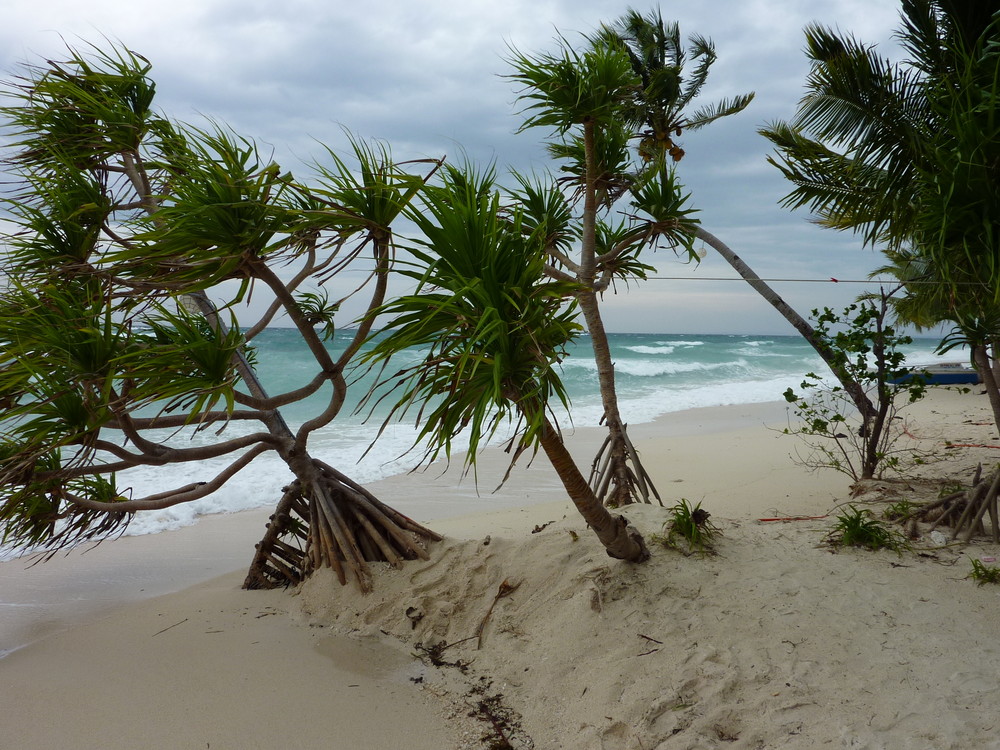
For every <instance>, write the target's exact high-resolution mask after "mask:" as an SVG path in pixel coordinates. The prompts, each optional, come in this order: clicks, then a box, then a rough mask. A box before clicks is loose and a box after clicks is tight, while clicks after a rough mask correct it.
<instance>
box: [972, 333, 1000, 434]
mask: <svg viewBox="0 0 1000 750" xmlns="http://www.w3.org/2000/svg"><path fill="white" fill-rule="evenodd" d="M972 360H973V362H975V363H976V369H978V370H979V375H980V377H981V378H982V379H983V387H984V388H985V389H986V396H987V397H988V398H989V400H990V407H991V408H992V410H993V423H994V424H995V425H996V427H997V429H998V430H1000V383H998V382H997V378H996V376H995V375H994V372H993V366H992V363H991V362H990V355H989V352H987V350H986V347H985V346H979V345H973V347H972Z"/></svg>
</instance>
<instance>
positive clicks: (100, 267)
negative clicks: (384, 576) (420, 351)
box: [0, 48, 438, 588]
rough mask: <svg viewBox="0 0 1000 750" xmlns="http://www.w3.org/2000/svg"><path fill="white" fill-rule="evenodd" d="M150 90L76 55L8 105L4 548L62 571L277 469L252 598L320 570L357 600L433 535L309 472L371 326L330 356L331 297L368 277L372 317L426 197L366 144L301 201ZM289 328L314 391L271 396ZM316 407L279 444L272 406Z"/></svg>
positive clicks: (0, 464) (20, 87) (322, 465)
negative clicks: (147, 473) (100, 544)
mask: <svg viewBox="0 0 1000 750" xmlns="http://www.w3.org/2000/svg"><path fill="white" fill-rule="evenodd" d="M149 72H150V65H149V63H148V62H147V61H146V60H145V59H144V58H142V57H140V56H139V55H137V54H134V53H132V52H130V51H128V50H126V49H123V48H115V49H113V50H112V51H111V52H102V51H100V50H98V49H93V50H91V51H89V52H88V53H87V54H81V53H78V52H76V51H74V50H70V55H69V57H68V59H67V60H66V61H64V62H59V63H50V64H48V65H47V66H44V67H28V68H26V71H25V74H24V75H23V76H22V77H20V78H19V79H17V80H16V81H14V82H12V83H11V84H9V85H8V86H7V88H6V91H5V92H4V94H5V96H6V97H7V103H6V104H5V106H4V107H3V109H2V113H3V116H4V118H5V119H6V121H7V126H8V132H9V136H10V145H9V148H8V152H7V154H6V155H5V156H6V158H5V164H6V166H7V168H8V172H9V174H8V180H7V181H8V190H7V192H6V193H5V194H4V196H3V202H4V208H5V210H6V211H7V212H8V215H9V217H10V221H11V222H12V223H13V226H14V229H13V231H11V232H10V233H8V234H6V236H5V237H4V249H3V273H4V276H5V279H6V285H5V288H4V289H3V292H2V294H0V402H2V403H3V405H4V420H3V424H2V427H0V523H2V526H3V540H4V542H6V543H8V544H14V545H19V546H22V547H25V548H41V549H43V550H46V551H48V552H49V553H51V552H52V551H54V550H56V549H59V548H61V547H65V546H68V545H72V544H75V543H78V542H80V541H84V540H88V539H94V538H101V537H104V536H106V535H108V534H110V533H112V532H114V531H116V530H117V531H120V530H122V529H123V528H124V527H125V526H126V525H127V524H128V522H129V521H130V519H131V518H132V517H133V516H134V515H135V514H136V513H141V512H143V511H146V510H153V509H162V508H166V507H170V506H174V505H177V504H180V503H187V502H191V501H194V500H197V499H199V498H202V497H206V496H207V495H209V494H211V493H213V492H216V491H217V490H219V489H220V488H221V487H223V486H224V485H225V484H226V483H228V482H230V481H232V480H233V479H234V477H236V476H237V475H238V474H239V472H240V471H241V470H242V469H244V468H245V467H246V466H247V465H249V464H250V463H251V462H253V461H255V460H258V459H259V458H260V457H261V456H263V455H264V454H274V455H277V456H278V457H279V458H280V460H281V461H282V462H284V464H285V465H286V466H287V467H288V469H289V470H290V473H291V476H292V481H291V482H290V483H289V485H288V486H287V488H286V489H285V495H284V498H283V499H281V501H280V503H279V505H278V511H277V513H276V515H275V516H274V517H273V519H272V524H271V526H270V528H269V529H268V532H267V536H266V537H265V539H264V542H263V543H262V544H261V545H259V548H258V553H257V557H256V558H255V560H254V562H253V565H252V567H251V570H250V573H249V575H248V578H247V582H246V585H247V586H249V587H257V586H271V585H278V584H287V583H293V582H296V581H298V580H301V579H302V578H303V577H304V576H306V575H308V573H309V572H310V571H312V570H314V569H316V568H318V567H320V566H330V567H332V568H334V569H335V570H336V572H337V574H338V575H339V576H340V579H341V581H342V582H346V581H347V580H348V579H351V578H353V579H354V580H356V581H357V583H358V584H359V585H360V586H361V587H362V588H367V587H368V586H369V578H368V574H367V566H366V562H367V561H372V560H387V561H390V562H393V563H398V562H399V561H400V560H402V559H413V558H417V557H425V556H426V551H425V543H426V542H427V541H428V540H433V539H436V538H438V537H437V536H436V535H435V534H434V533H433V532H431V531H429V530H427V529H424V528H423V527H421V526H419V525H418V524H416V523H414V522H413V521H411V520H410V519H408V518H406V517H405V516H403V515H402V514H400V513H398V512H396V511H394V510H393V509H391V508H389V507H388V506H386V505H385V504H384V503H382V502H381V501H379V500H378V499H377V498H375V497H374V496H372V495H371V494H370V493H369V492H367V491H366V490H364V488H362V487H360V486H359V485H358V484H356V483H355V482H353V481H352V480H351V479H350V478H349V477H347V476H346V475H345V474H343V473H342V472H341V471H340V470H338V469H337V468H335V467H334V466H332V465H330V464H328V463H326V462H325V461H322V460H320V459H319V458H317V457H314V456H313V455H311V453H310V449H309V439H310V436H312V435H313V434H315V432H316V431H317V430H319V429H321V428H322V427H324V426H325V425H327V424H329V422H330V421H331V420H332V419H334V418H335V417H336V416H337V414H338V412H339V411H340V409H341V408H342V407H343V405H344V401H345V394H346V389H347V383H346V380H345V374H344V371H345V367H346V366H347V364H348V362H349V361H350V360H351V358H352V357H353V356H354V354H355V353H356V352H357V349H358V347H359V346H360V343H361V341H362V340H363V339H364V337H365V336H367V335H368V332H369V327H370V322H369V323H363V324H362V326H361V328H360V329H359V330H358V331H357V334H356V336H355V337H354V339H353V340H351V341H349V342H348V343H347V344H346V345H337V346H340V347H341V348H340V350H339V351H337V350H336V348H335V347H334V345H333V344H332V343H331V342H329V341H326V340H325V339H326V338H327V337H328V334H329V333H330V332H331V331H332V327H333V316H334V313H335V312H336V309H337V303H336V302H335V301H334V302H331V301H330V300H329V297H328V295H327V294H326V293H325V292H324V291H322V287H321V286H319V285H320V284H321V283H322V282H323V281H325V280H327V279H328V278H329V277H330V276H332V275H334V274H336V273H337V272H338V270H340V269H341V268H343V267H345V266H347V265H349V264H352V263H354V262H355V261H356V260H357V259H360V258H367V259H368V260H367V265H368V267H369V268H371V269H373V270H372V276H373V277H374V283H373V284H371V285H369V288H370V290H371V291H370V293H371V303H370V304H371V306H372V307H377V306H378V305H380V304H382V302H383V301H384V296H385V274H386V272H387V269H388V264H389V262H390V260H391V253H392V246H393V244H392V233H391V228H390V224H391V222H392V221H393V219H394V218H395V217H396V216H398V215H399V213H400V212H401V211H402V209H403V208H404V207H405V205H406V204H407V203H408V202H409V201H410V200H412V198H413V196H414V195H415V194H416V193H417V192H419V189H420V187H421V186H422V184H423V178H422V177H421V176H419V175H412V174H408V173H406V172H405V171H403V170H402V169H401V168H400V167H398V166H396V165H394V164H393V163H392V162H391V159H390V158H389V154H388V153H387V152H386V151H385V150H384V149H380V148H375V147H368V146H365V145H363V144H360V143H358V144H356V148H355V155H356V157H357V160H358V162H359V164H358V165H357V167H356V168H349V167H348V165H347V164H346V163H345V162H343V161H340V160H339V159H337V158H335V157H333V158H332V165H333V166H332V167H322V166H320V167H318V169H317V170H316V172H315V175H314V180H313V183H314V184H313V185H312V186H308V187H307V186H306V185H305V184H303V183H300V182H297V181H296V180H295V179H294V178H293V176H292V175H291V174H288V173H285V172H282V170H281V169H280V168H279V166H278V165H277V164H275V163H273V162H271V161H268V160H264V159H262V158H261V157H260V155H259V153H258V151H257V149H256V148H255V146H254V145H253V143H252V142H250V141H248V140H245V139H242V138H239V137H237V136H235V135H233V134H232V133H230V132H228V131H226V130H225V129H222V128H212V129H209V130H196V129H193V128H189V127H182V126H180V125H177V124H175V123H173V122H171V121H169V120H168V119H166V118H165V117H163V116H162V115H160V114H158V113H156V112H155V111H154V110H153V108H152V107H153V98H154V92H155V87H154V84H153V82H152V80H151V79H150V77H149ZM331 156H332V155H331ZM434 168H435V167H434V166H428V170H429V171H431V172H432V171H433V169H434ZM251 293H252V294H253V295H254V297H255V301H258V302H259V301H263V302H264V303H265V305H264V306H265V309H264V312H263V313H262V315H261V317H260V319H259V320H258V321H257V322H256V323H255V324H254V325H252V326H251V327H249V328H247V329H242V330H241V328H240V327H239V326H238V325H237V324H236V320H235V317H234V313H233V310H234V308H235V306H236V305H237V304H239V303H241V302H242V301H244V300H245V299H246V298H247V297H248V296H249V295H250V294H251ZM279 314H280V315H281V316H283V318H284V319H285V320H287V321H289V322H290V323H291V325H293V326H294V328H295V330H296V331H297V333H298V334H299V335H300V336H301V338H302V341H303V342H304V344H305V345H306V346H307V347H308V349H309V351H310V352H311V353H312V355H313V357H314V359H315V362H316V374H315V376H314V377H312V379H311V380H309V381H308V382H304V383H303V384H302V385H301V386H300V387H298V388H296V389H294V390H291V391H288V392H283V393H277V394H273V395H269V394H268V392H267V391H266V390H265V387H264V384H262V383H261V382H260V380H259V379H258V378H257V376H256V373H255V371H254V369H253V367H252V365H251V360H252V348H251V349H250V350H248V348H247V347H248V346H250V347H252V342H253V340H254V337H255V336H256V335H257V334H258V333H259V332H260V331H261V330H262V329H263V328H264V327H265V326H266V325H267V323H268V322H270V321H272V320H274V319H275V318H276V316H278V315H279ZM248 351H249V353H250V356H248ZM308 396H313V397H316V398H319V399H320V402H319V406H318V407H317V409H316V413H315V416H314V417H313V418H311V419H309V420H307V421H306V422H305V423H304V424H301V425H294V426H293V425H290V424H288V423H287V422H286V420H285V419H284V418H283V416H282V413H281V409H282V407H284V406H286V405H288V404H290V403H293V402H295V401H298V400H300V399H302V398H305V397H308ZM178 436H181V438H182V439H177V438H178ZM193 436H198V437H199V440H197V441H194V442H192V441H191V440H190V439H187V440H186V439H183V438H191V437H193ZM206 459H215V460H216V465H218V463H219V462H221V463H222V468H221V469H207V468H204V465H203V464H199V463H198V462H201V461H204V460H206ZM182 462H183V463H186V464H190V465H192V466H194V467H196V468H194V469H192V470H191V471H190V472H189V473H188V476H189V478H195V477H197V481H186V482H185V483H184V484H182V485H179V486H164V487H161V488H160V489H159V490H158V491H155V492H152V493H151V494H145V495H141V496H139V495H140V493H137V492H135V491H133V489H132V486H131V484H130V482H131V480H130V478H129V476H130V475H129V470H130V469H134V468H135V467H143V466H146V467H156V466H164V465H169V464H177V463H182ZM198 467H201V468H198ZM199 472H203V475H202V476H200V477H199V476H198V474H199ZM276 500H277V498H276Z"/></svg>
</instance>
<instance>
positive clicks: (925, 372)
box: [892, 362, 982, 385]
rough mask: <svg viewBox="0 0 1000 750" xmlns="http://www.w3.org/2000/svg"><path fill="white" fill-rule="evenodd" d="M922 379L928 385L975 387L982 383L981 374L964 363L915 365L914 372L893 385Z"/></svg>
mask: <svg viewBox="0 0 1000 750" xmlns="http://www.w3.org/2000/svg"><path fill="white" fill-rule="evenodd" d="M915 378H920V379H921V380H923V381H924V382H925V383H926V384H927V385H975V384H976V383H980V382H982V379H981V378H980V377H979V373H978V372H976V370H975V369H974V368H972V367H970V366H969V365H967V364H965V363H963V362H935V363H934V364H932V365H915V366H914V367H913V371H912V372H910V373H909V374H908V375H904V376H903V377H901V378H895V379H894V380H893V381H892V382H893V383H906V382H909V381H910V380H913V379H915Z"/></svg>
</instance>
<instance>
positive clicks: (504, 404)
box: [364, 168, 649, 562]
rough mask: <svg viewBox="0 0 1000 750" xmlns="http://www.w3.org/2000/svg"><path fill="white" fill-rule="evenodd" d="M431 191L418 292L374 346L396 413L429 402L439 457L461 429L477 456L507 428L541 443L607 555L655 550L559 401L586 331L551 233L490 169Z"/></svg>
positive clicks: (415, 270)
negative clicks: (536, 228)
mask: <svg viewBox="0 0 1000 750" xmlns="http://www.w3.org/2000/svg"><path fill="white" fill-rule="evenodd" d="M422 195H423V200H422V205H421V206H420V210H419V211H416V212H413V213H412V218H413V220H414V221H415V223H416V224H417V227H418V228H419V230H420V240H419V241H418V244H417V245H416V246H415V247H413V248H412V249H411V253H412V255H413V258H414V261H413V263H412V264H411V265H409V266H402V265H401V266H399V272H400V273H403V274H404V275H406V276H409V277H410V278H412V279H413V280H414V282H415V283H416V285H417V286H416V291H415V292H414V293H413V294H409V295H405V296H402V297H398V298H395V299H393V300H391V301H390V302H388V303H386V304H385V305H383V306H382V308H380V309H379V311H378V313H379V315H380V316H381V318H380V319H384V320H385V321H386V322H385V323H384V326H383V328H382V332H381V334H380V335H379V337H378V338H376V339H375V340H374V342H373V348H372V349H371V351H370V352H369V353H367V354H365V355H364V356H365V358H366V359H368V361H370V362H371V363H372V364H375V365H378V364H381V365H382V367H383V372H385V373H388V375H387V376H386V377H384V379H383V382H384V384H385V385H386V386H387V387H388V388H389V389H390V390H389V392H388V393H387V394H386V395H384V396H383V398H384V399H387V400H388V403H389V404H390V406H391V413H392V417H390V418H393V417H401V416H403V415H406V414H407V413H408V412H409V411H411V410H416V411H418V412H419V415H418V417H419V420H420V423H421V433H420V434H421V439H422V440H424V441H425V442H424V446H425V448H426V454H425V458H426V459H428V460H430V459H433V458H435V457H437V456H439V455H440V454H441V453H442V452H444V453H445V454H446V455H450V454H451V450H452V447H453V445H454V444H455V441H456V440H457V439H459V438H460V437H461V440H462V442H463V443H464V444H466V445H467V446H468V449H469V450H468V452H467V453H466V455H465V461H466V462H467V464H469V465H470V466H474V465H475V462H476V456H477V451H478V449H479V448H480V447H481V445H482V444H483V443H484V442H485V441H486V440H488V439H489V438H491V437H494V436H496V435H497V434H498V433H501V432H503V433H504V435H505V437H507V438H508V439H509V441H510V449H511V450H512V452H513V459H512V462H513V461H516V460H517V457H518V456H520V455H521V454H523V453H524V452H525V451H537V449H538V447H539V446H540V447H541V449H542V450H543V451H544V452H545V454H546V456H547V457H548V459H549V461H550V462H551V463H552V466H553V468H554V470H555V471H556V473H557V475H558V476H559V478H560V480H561V481H562V483H563V485H564V486H565V488H566V491H567V493H568V495H569V497H570V499H571V500H572V501H573V503H574V505H575V506H576V507H577V509H578V510H579V511H580V513H581V515H582V516H583V517H584V518H585V519H586V521H587V524H588V525H589V526H590V527H591V528H592V529H593V530H594V533H595V534H596V535H597V536H598V538H599V539H600V541H601V543H602V544H604V546H605V548H606V549H607V552H608V554H609V555H610V556H612V557H615V558H619V559H623V560H628V561H631V562H641V561H643V560H645V559H646V558H647V557H648V556H649V552H648V551H647V549H646V546H645V543H644V542H643V539H642V536H641V535H640V534H639V532H638V531H637V530H636V529H635V528H634V527H633V526H632V525H630V524H629V523H628V522H627V520H626V519H625V518H624V517H622V516H618V515H613V514H611V513H610V512H609V511H608V510H607V509H606V508H605V507H604V505H603V504H602V503H601V501H600V500H599V499H598V497H597V496H596V495H595V494H594V492H593V490H592V489H591V488H590V486H589V485H588V483H587V481H586V479H585V478H584V476H583V474H582V473H581V472H580V470H579V469H578V468H577V465H576V464H575V463H574V461H573V459H572V457H571V455H570V453H569V451H568V450H567V448H566V446H565V444H564V443H563V440H562V437H561V434H560V432H559V428H558V427H557V425H556V423H555V421H554V419H553V416H552V411H551V409H550V403H551V402H553V401H556V402H559V403H561V404H563V405H566V393H565V390H564V388H563V385H562V383H561V381H560V379H559V374H558V367H557V366H558V363H559V361H560V360H561V358H562V357H563V356H564V355H565V352H566V346H567V344H568V343H569V342H570V341H572V339H573V338H574V337H575V336H576V335H577V333H578V332H579V325H578V324H577V323H576V322H575V311H574V309H573V307H574V305H573V304H572V302H570V301H568V299H567V298H572V296H573V294H572V293H573V291H574V289H573V288H574V287H576V286H577V284H576V282H574V281H571V280H564V279H551V278H548V277H547V275H546V272H545V254H544V252H543V250H544V242H545V239H544V236H543V235H542V234H541V233H540V232H531V231H526V229H525V227H524V225H523V223H522V217H521V213H520V211H519V210H518V209H514V210H509V209H506V208H502V206H501V199H500V195H499V194H498V192H497V191H496V190H495V189H494V188H493V186H492V173H491V172H489V173H487V174H476V173H475V172H474V171H473V170H472V169H463V170H460V169H458V168H447V169H446V173H445V176H444V179H443V180H442V182H441V184H439V185H435V186H433V187H428V188H427V189H426V190H425V191H424V193H423V194H422ZM414 349H415V350H417V351H420V352H421V353H423V356H422V357H420V358H419V359H418V361H416V362H411V360H409V359H408V360H407V362H408V364H404V365H403V366H402V367H401V368H400V369H398V370H395V369H394V368H393V361H394V360H393V357H395V356H396V355H398V354H399V353H400V352H401V351H404V350H411V351H412V350H414ZM508 430H509V431H510V434H509V435H507V434H506V432H507V431H508Z"/></svg>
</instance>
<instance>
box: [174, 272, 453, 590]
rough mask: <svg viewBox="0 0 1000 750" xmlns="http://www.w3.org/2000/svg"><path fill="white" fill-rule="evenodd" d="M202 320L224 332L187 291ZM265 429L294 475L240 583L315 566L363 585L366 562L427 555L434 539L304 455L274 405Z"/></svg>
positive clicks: (268, 580) (249, 377)
mask: <svg viewBox="0 0 1000 750" xmlns="http://www.w3.org/2000/svg"><path fill="white" fill-rule="evenodd" d="M188 298H189V299H190V300H191V301H192V302H193V303H194V306H195V307H196V308H197V309H198V310H199V312H201V314H202V315H204V317H205V318H206V319H207V320H208V321H209V323H210V325H212V326H213V327H216V328H217V329H219V330H222V331H224V330H225V324H224V323H223V321H222V320H221V319H220V318H219V316H218V313H217V311H216V309H215V305H214V304H213V303H212V301H211V300H210V299H209V298H208V297H207V296H206V295H205V294H204V293H201V292H199V293H197V294H192V295H188ZM234 356H235V357H236V368H237V370H238V371H239V373H240V377H241V378H242V379H243V382H244V383H245V384H246V386H247V389H248V390H249V391H250V394H251V395H252V396H254V397H255V398H258V399H266V398H267V392H266V391H265V389H264V386H263V384H262V383H261V382H260V379H259V378H258V377H257V373H256V372H254V370H253V368H252V367H251V366H250V364H249V363H248V362H247V360H246V357H244V356H243V353H242V351H237V352H236V354H234ZM263 421H264V424H265V425H266V426H267V428H268V431H269V432H270V433H271V434H272V435H274V436H275V437H278V438H280V439H281V447H279V449H278V454H279V455H280V456H281V458H282V460H284V462H285V464H286V465H287V466H288V468H289V469H290V470H291V471H292V474H293V475H294V476H295V481H294V482H293V483H292V484H291V485H289V486H288V487H286V488H285V490H284V492H285V494H284V496H283V497H282V498H281V500H280V501H279V502H278V505H277V507H276V508H275V511H274V513H273V514H272V515H271V517H270V519H269V521H268V524H267V526H266V528H265V531H264V536H263V538H262V539H261V541H260V542H258V544H257V548H256V552H255V553H254V556H253V559H252V560H251V562H250V568H249V570H248V571H247V577H246V580H244V582H243V587H244V588H247V589H261V588H276V587H278V586H289V585H296V584H298V583H301V582H302V581H303V580H304V579H305V578H306V577H308V575H309V574H310V573H312V572H313V571H314V570H316V569H318V568H320V567H330V568H333V569H334V571H335V572H336V574H337V578H338V579H339V580H340V583H341V584H346V583H347V580H348V577H351V578H353V579H354V580H355V581H356V583H357V585H358V587H359V588H360V589H361V590H362V591H365V592H367V591H369V590H370V589H371V576H370V574H369V571H368V566H367V564H366V563H368V562H388V563H390V564H392V565H393V566H398V565H399V563H400V562H401V561H402V560H415V559H418V558H419V559H427V551H426V548H425V546H424V545H425V543H426V542H428V541H438V540H440V539H441V537H440V536H439V535H438V534H436V533H434V532H433V531H431V530H430V529H426V528H424V527H423V526H421V525H419V524H417V523H416V522H414V521H412V520H411V519H409V518H407V517H406V516H404V515H403V514H401V513H399V512H397V511H395V510H393V509H392V508H390V507H389V506H387V505H384V504H383V503H381V502H380V501H379V500H377V499H376V498H375V497H374V496H373V495H371V494H370V493H368V492H367V491H366V490H364V488H362V487H361V486H360V485H358V484H355V483H354V482H353V481H351V480H350V479H349V478H348V477H346V476H345V475H343V474H341V473H340V472H338V471H336V470H335V469H333V468H332V467H329V466H327V465H325V464H323V463H321V462H319V461H317V460H315V459H313V458H312V457H310V456H309V454H308V453H307V452H305V450H304V449H303V447H299V446H297V444H296V443H297V441H296V439H295V435H294V433H293V432H292V430H291V428H290V427H289V426H288V423H287V422H285V419H284V417H282V415H281V413H280V412H279V411H278V410H277V409H273V410H270V411H268V412H266V413H265V414H264V420H263Z"/></svg>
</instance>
